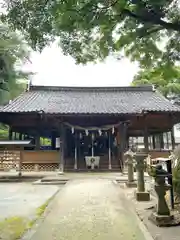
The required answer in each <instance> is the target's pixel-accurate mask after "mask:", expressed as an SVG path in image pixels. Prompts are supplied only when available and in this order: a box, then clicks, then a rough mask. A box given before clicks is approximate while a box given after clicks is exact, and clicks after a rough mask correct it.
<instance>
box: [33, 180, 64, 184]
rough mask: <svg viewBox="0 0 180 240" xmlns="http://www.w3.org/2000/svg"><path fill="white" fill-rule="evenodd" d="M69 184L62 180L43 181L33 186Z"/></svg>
mask: <svg viewBox="0 0 180 240" xmlns="http://www.w3.org/2000/svg"><path fill="white" fill-rule="evenodd" d="M66 183H67V181H66V180H64V181H63V180H61V181H47V182H46V181H41V179H40V180H38V181H35V182H33V185H65V184H66Z"/></svg>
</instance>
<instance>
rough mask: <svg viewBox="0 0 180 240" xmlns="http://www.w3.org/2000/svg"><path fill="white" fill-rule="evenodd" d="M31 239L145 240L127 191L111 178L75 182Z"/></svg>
mask: <svg viewBox="0 0 180 240" xmlns="http://www.w3.org/2000/svg"><path fill="white" fill-rule="evenodd" d="M36 230H37V231H36V232H35V233H34V234H33V235H32V236H31V238H30V240H40V239H43V240H50V239H51V240H53V239H54V240H55V239H56V240H57V239H58V240H110V239H112V240H125V239H127V240H145V239H146V238H145V237H144V235H143V234H142V232H141V230H140V227H139V224H138V222H137V218H136V216H135V214H133V213H132V212H131V210H130V207H129V205H128V202H127V200H126V198H125V195H124V192H123V190H121V189H120V188H119V186H118V185H115V184H114V183H113V182H112V181H111V180H107V179H84V180H74V181H73V180H72V181H70V182H68V183H67V184H66V186H65V187H64V188H63V189H62V190H61V191H60V192H59V193H58V194H57V195H56V197H55V199H54V200H53V202H52V204H50V206H49V209H48V212H47V215H45V218H44V219H43V222H42V223H41V224H40V225H39V226H38V227H37V229H36Z"/></svg>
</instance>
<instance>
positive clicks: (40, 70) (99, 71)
mask: <svg viewBox="0 0 180 240" xmlns="http://www.w3.org/2000/svg"><path fill="white" fill-rule="evenodd" d="M30 60H31V63H27V64H26V65H25V66H24V67H23V68H24V69H25V70H30V71H33V72H35V73H36V74H35V75H34V76H33V77H32V84H33V85H49V86H50V85H53V86H87V87H88V86H128V85H129V84H130V83H131V81H132V79H133V76H134V75H135V73H136V72H137V71H138V66H137V64H136V63H131V62H130V61H129V60H128V59H127V58H125V59H122V60H117V59H115V58H113V57H109V58H108V59H107V60H106V61H105V62H103V63H98V64H96V65H95V64H92V63H91V64H90V63H89V64H87V65H86V66H82V65H76V64H75V61H74V59H73V58H72V57H70V56H64V55H63V54H62V51H61V49H60V48H59V47H58V45H57V44H56V43H53V44H52V45H51V46H49V47H46V48H45V49H44V50H43V51H42V52H41V53H37V52H34V53H32V54H31V57H30Z"/></svg>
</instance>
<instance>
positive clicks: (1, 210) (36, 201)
mask: <svg viewBox="0 0 180 240" xmlns="http://www.w3.org/2000/svg"><path fill="white" fill-rule="evenodd" d="M58 189H59V187H57V186H35V185H32V184H31V183H0V221H1V220H3V219H4V218H8V217H13V216H23V217H32V218H33V217H34V215H36V209H37V208H38V207H40V206H41V205H42V204H44V203H45V202H46V201H47V200H48V199H49V198H50V197H51V196H53V195H54V194H55V193H56V191H57V190H58Z"/></svg>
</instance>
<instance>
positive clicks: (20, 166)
mask: <svg viewBox="0 0 180 240" xmlns="http://www.w3.org/2000/svg"><path fill="white" fill-rule="evenodd" d="M22 151H23V148H22V147H21V148H20V154H19V174H18V175H19V177H22Z"/></svg>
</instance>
